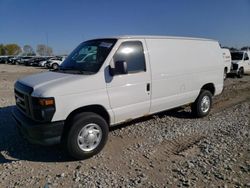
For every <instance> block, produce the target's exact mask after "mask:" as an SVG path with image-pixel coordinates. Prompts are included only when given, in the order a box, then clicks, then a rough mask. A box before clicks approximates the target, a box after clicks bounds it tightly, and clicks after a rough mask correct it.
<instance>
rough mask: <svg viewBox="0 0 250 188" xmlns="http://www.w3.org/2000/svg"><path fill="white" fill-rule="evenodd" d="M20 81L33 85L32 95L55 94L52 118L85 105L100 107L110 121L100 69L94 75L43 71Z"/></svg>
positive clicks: (61, 116) (54, 118)
mask: <svg viewBox="0 0 250 188" xmlns="http://www.w3.org/2000/svg"><path fill="white" fill-rule="evenodd" d="M20 82H21V83H22V84H25V85H27V86H30V87H33V89H34V91H33V93H32V96H34V97H51V96H53V97H54V98H55V104H56V113H55V114H54V116H53V119H52V121H60V120H65V119H66V118H67V117H68V115H69V114H70V113H71V112H73V111H74V110H76V109H78V108H81V107H84V106H88V105H100V106H102V107H104V108H105V109H106V110H107V111H108V112H109V115H110V119H111V121H112V122H113V119H114V117H113V113H112V111H111V110H110V105H109V99H108V95H107V91H106V83H105V78H104V74H103V72H98V73H97V74H95V75H89V76H88V75H80V74H63V73H57V72H45V73H39V74H35V75H32V76H28V77H26V78H23V79H22V80H20Z"/></svg>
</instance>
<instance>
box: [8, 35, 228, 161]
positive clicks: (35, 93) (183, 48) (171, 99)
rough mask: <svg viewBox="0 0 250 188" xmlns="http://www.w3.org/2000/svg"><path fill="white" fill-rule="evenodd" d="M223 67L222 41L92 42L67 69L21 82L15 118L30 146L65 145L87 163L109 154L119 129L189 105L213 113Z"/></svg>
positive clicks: (117, 39)
mask: <svg viewBox="0 0 250 188" xmlns="http://www.w3.org/2000/svg"><path fill="white" fill-rule="evenodd" d="M88 54H90V55H89V56H88ZM197 54H198V55H197ZM84 57H90V58H89V59H88V58H87V59H84ZM223 69H224V65H223V57H222V55H221V48H220V46H219V43H218V42H217V41H214V40H209V39H196V38H184V37H164V36H124V37H114V38H109V39H107V38H101V39H94V40H89V41H86V42H83V43H81V44H80V45H79V46H78V47H77V48H76V49H75V50H74V51H73V52H72V53H71V54H70V55H69V56H68V57H67V58H66V60H65V61H64V62H63V63H62V64H61V67H60V69H58V70H56V71H48V72H43V73H39V74H36V75H31V76H28V77H26V78H22V79H19V80H18V81H17V82H16V83H15V90H14V91H15V97H16V107H13V108H12V110H13V116H14V119H15V120H16V122H17V127H18V128H19V129H20V130H21V131H20V132H21V133H23V134H24V137H26V138H27V139H28V140H29V141H30V142H33V143H38V144H45V145H46V144H47V145H51V144H56V143H60V142H61V143H62V144H64V146H65V148H66V149H67V151H68V153H69V154H70V155H71V156H73V157H75V158H77V159H86V158H89V157H91V156H93V155H95V154H97V153H98V152H100V151H101V150H102V149H103V147H104V146H105V144H106V142H107V139H108V133H109V128H110V126H113V125H115V124H119V123H122V122H126V121H128V120H132V119H136V118H139V117H142V116H145V115H150V114H154V113H157V112H160V111H164V110H168V109H171V108H176V107H178V106H182V105H187V104H191V109H192V113H193V115H194V116H196V117H204V116H206V115H208V114H209V111H210V109H211V105H212V97H213V96H215V95H218V94H220V93H221V92H222V89H223Z"/></svg>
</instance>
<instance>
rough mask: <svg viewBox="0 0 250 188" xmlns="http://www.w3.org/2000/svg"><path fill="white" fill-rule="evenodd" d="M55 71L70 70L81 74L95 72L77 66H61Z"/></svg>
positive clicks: (64, 71)
mask: <svg viewBox="0 0 250 188" xmlns="http://www.w3.org/2000/svg"><path fill="white" fill-rule="evenodd" d="M55 71H59V72H60V71H62V72H63V73H66V72H70V73H78V74H79V73H80V74H88V75H89V74H93V73H94V72H90V71H85V70H81V69H76V68H75V67H62V68H59V69H57V70H55Z"/></svg>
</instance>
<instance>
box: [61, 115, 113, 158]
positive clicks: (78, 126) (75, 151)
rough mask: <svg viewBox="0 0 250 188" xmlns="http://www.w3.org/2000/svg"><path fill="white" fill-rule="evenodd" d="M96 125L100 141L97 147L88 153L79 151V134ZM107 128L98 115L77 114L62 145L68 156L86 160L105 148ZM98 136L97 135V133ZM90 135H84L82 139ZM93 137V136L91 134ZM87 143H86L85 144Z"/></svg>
mask: <svg viewBox="0 0 250 188" xmlns="http://www.w3.org/2000/svg"><path fill="white" fill-rule="evenodd" d="M91 124H96V125H98V126H99V127H100V130H101V139H100V141H99V143H98V145H97V146H96V147H95V148H93V149H92V150H90V151H86V150H83V149H81V147H80V143H81V142H80V141H79V134H80V132H81V131H82V130H83V129H84V128H87V126H90V125H91ZM108 133H109V127H108V124H107V122H106V121H105V120H104V119H103V118H102V117H101V116H99V115H97V114H95V113H92V112H83V113H80V114H77V115H76V116H75V117H74V118H73V119H72V121H71V128H70V129H69V132H68V134H67V135H66V137H65V140H64V144H65V146H66V149H67V151H68V153H69V155H70V156H72V157H73V158H76V159H87V158H90V157H92V156H93V155H96V154H97V153H99V152H100V151H101V150H102V149H103V147H104V146H105V144H106V142H107V139H108ZM97 134H98V133H97ZM89 135H90V134H89V133H88V135H85V136H84V138H86V137H88V136H89ZM92 135H93V134H92ZM86 143H88V142H86Z"/></svg>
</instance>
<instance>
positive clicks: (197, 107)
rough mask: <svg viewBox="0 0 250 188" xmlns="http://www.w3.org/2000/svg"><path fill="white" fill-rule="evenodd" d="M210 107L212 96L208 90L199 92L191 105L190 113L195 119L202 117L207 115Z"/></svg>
mask: <svg viewBox="0 0 250 188" xmlns="http://www.w3.org/2000/svg"><path fill="white" fill-rule="evenodd" d="M211 106H212V94H211V92H210V91H208V90H201V92H200V94H199V96H198V98H197V99H196V100H195V102H194V103H193V104H192V106H191V109H192V113H193V114H194V115H195V116H196V117H204V116H206V115H208V114H209V112H210V109H211Z"/></svg>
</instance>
